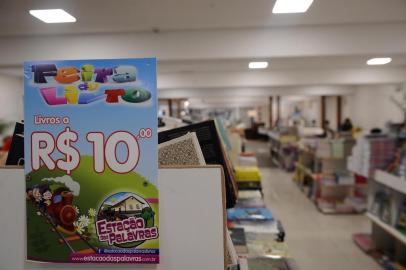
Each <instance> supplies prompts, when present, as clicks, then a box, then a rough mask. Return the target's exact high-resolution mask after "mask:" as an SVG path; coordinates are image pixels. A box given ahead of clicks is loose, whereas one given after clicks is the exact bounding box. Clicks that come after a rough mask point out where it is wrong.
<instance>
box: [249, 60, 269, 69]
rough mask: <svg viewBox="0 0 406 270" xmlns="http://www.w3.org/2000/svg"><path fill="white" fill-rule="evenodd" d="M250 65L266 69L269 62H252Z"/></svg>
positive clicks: (250, 66) (251, 67)
mask: <svg viewBox="0 0 406 270" xmlns="http://www.w3.org/2000/svg"><path fill="white" fill-rule="evenodd" d="M248 67H249V68H250V69H264V68H267V67H268V62H250V63H249V64H248Z"/></svg>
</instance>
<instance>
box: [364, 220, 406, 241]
mask: <svg viewBox="0 0 406 270" xmlns="http://www.w3.org/2000/svg"><path fill="white" fill-rule="evenodd" d="M366 215H367V217H368V218H369V219H370V220H371V221H372V222H373V223H375V224H376V225H378V226H379V227H381V228H382V229H384V230H385V231H387V232H388V233H389V234H391V235H392V236H393V237H395V238H396V239H397V240H399V241H400V242H402V243H403V244H405V245H406V235H404V234H402V233H401V232H399V231H398V230H396V228H394V227H392V226H391V225H389V224H386V223H385V222H383V221H382V220H380V219H379V218H378V217H376V216H375V215H373V214H371V213H367V214H366Z"/></svg>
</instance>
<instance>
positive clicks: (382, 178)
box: [375, 170, 406, 194]
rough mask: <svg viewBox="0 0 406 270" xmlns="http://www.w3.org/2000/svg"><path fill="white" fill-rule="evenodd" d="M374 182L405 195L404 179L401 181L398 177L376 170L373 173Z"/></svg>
mask: <svg viewBox="0 0 406 270" xmlns="http://www.w3.org/2000/svg"><path fill="white" fill-rule="evenodd" d="M375 181H376V182H378V183H380V184H382V185H385V186H387V187H389V188H391V189H393V190H395V191H397V192H400V193H402V194H406V179H403V178H401V177H399V176H396V175H393V174H390V173H388V172H385V171H382V170H377V171H376V172H375Z"/></svg>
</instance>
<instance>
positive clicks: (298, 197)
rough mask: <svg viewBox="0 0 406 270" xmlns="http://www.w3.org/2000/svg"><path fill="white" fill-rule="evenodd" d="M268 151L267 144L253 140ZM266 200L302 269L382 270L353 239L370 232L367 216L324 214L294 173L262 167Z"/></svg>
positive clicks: (253, 147) (258, 149)
mask: <svg viewBox="0 0 406 270" xmlns="http://www.w3.org/2000/svg"><path fill="white" fill-rule="evenodd" d="M249 146H250V148H251V149H250V150H254V151H256V152H260V154H262V155H263V154H264V150H265V149H266V147H267V145H266V144H265V143H254V144H253V143H249ZM260 169H261V172H262V185H263V191H264V196H265V203H266V205H267V207H269V208H270V209H271V210H272V212H273V213H274V215H275V216H276V217H277V218H278V219H280V220H281V221H282V223H283V225H284V228H285V230H286V233H287V243H288V247H289V251H290V252H291V255H292V256H293V258H294V259H295V261H296V263H297V265H298V266H299V269H300V270H344V269H345V270H358V269H362V270H367V269H368V270H379V269H381V268H380V267H379V265H378V264H377V263H376V262H374V261H373V260H372V258H370V257H369V256H367V255H365V254H364V253H363V252H362V251H361V250H360V249H359V248H358V247H357V246H356V245H355V244H354V243H353V241H352V238H351V237H352V234H353V233H356V232H368V231H370V229H371V224H370V222H369V220H368V219H367V218H366V217H365V216H363V215H324V214H321V213H320V212H319V211H318V210H317V209H316V207H315V206H314V204H313V203H312V202H311V201H310V200H309V199H308V198H307V197H306V196H305V195H304V194H303V193H302V192H301V191H300V190H299V188H298V187H297V186H296V185H295V183H294V182H293V181H292V174H291V173H287V172H285V171H283V170H280V169H274V168H269V167H261V168H260Z"/></svg>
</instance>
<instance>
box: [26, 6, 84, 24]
mask: <svg viewBox="0 0 406 270" xmlns="http://www.w3.org/2000/svg"><path fill="white" fill-rule="evenodd" d="M30 14H31V15H32V16H34V17H35V18H38V19H40V20H41V21H43V22H46V23H68V22H76V18H75V17H73V16H72V15H70V14H69V13H68V12H66V11H65V10H63V9H36V10H30Z"/></svg>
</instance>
